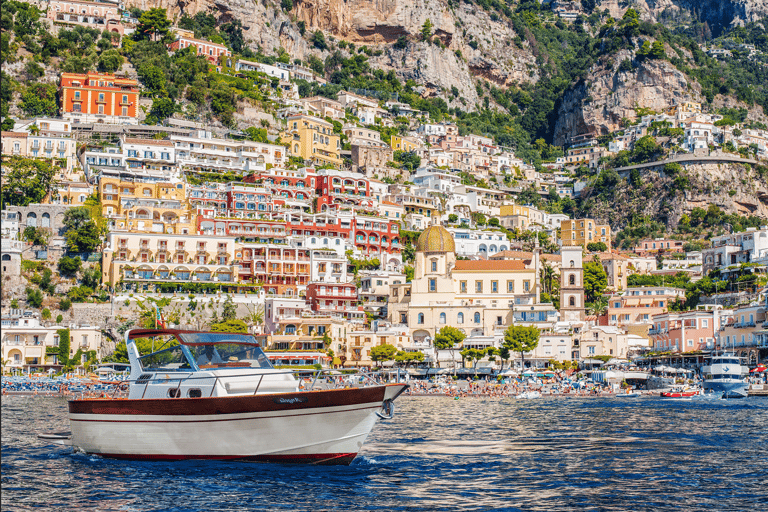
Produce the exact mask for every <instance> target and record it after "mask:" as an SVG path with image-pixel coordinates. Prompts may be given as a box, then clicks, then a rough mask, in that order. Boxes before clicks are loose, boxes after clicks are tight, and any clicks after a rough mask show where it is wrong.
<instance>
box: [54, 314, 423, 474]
mask: <svg viewBox="0 0 768 512" xmlns="http://www.w3.org/2000/svg"><path fill="white" fill-rule="evenodd" d="M126 347H127V349H128V357H129V359H130V364H131V373H130V377H129V379H128V380H127V381H126V382H125V383H124V384H123V386H124V387H125V389H126V392H127V396H126V397H124V398H121V397H114V398H113V397H107V398H79V399H73V400H71V401H70V402H69V420H70V428H71V432H70V433H65V434H43V435H41V436H40V437H42V438H44V439H47V440H49V441H52V442H56V443H58V444H64V445H71V446H73V447H75V449H76V450H78V451H81V452H85V453H88V454H96V455H100V456H103V457H109V458H118V459H140V460H182V459H217V460H249V461H266V462H290V463H315V464H349V463H351V462H352V460H353V459H354V458H355V457H356V456H357V454H358V452H359V451H360V448H361V447H362V446H363V443H364V442H365V439H366V437H367V436H368V434H369V433H370V431H371V429H372V428H373V425H374V424H375V423H376V420H377V418H385V419H391V418H392V416H393V414H394V404H393V400H394V399H395V398H397V396H399V395H400V394H401V393H402V392H403V391H405V390H406V388H407V387H408V386H407V385H406V384H386V385H380V384H377V383H375V382H371V383H370V385H366V384H356V385H348V384H345V383H342V382H341V381H339V380H338V377H328V378H327V379H325V380H326V385H325V389H319V388H318V387H317V386H316V385H317V383H318V375H319V373H316V374H315V376H314V380H312V379H298V378H297V377H296V375H295V374H294V372H293V371H292V370H283V369H276V368H274V367H273V366H272V364H271V363H270V362H269V359H268V358H267V356H266V355H265V354H264V352H263V351H262V349H261V347H260V346H259V344H258V343H257V341H256V339H255V338H254V337H253V336H251V335H248V334H231V333H209V332H192V331H180V330H173V329H134V330H131V331H128V332H127V333H126ZM368 380H369V381H372V380H373V379H370V378H369V379H368ZM334 381H335V383H334ZM334 386H335V387H334Z"/></svg>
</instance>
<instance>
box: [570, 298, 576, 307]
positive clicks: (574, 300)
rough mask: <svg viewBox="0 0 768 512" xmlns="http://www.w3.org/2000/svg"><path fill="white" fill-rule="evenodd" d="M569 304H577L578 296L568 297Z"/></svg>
mask: <svg viewBox="0 0 768 512" xmlns="http://www.w3.org/2000/svg"><path fill="white" fill-rule="evenodd" d="M568 305H569V306H575V305H576V298H575V297H571V298H570V299H568Z"/></svg>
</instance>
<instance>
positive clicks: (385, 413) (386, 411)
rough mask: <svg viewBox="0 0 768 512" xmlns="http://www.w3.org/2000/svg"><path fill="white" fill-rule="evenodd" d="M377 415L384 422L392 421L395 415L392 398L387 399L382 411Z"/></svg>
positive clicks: (382, 405) (383, 403)
mask: <svg viewBox="0 0 768 512" xmlns="http://www.w3.org/2000/svg"><path fill="white" fill-rule="evenodd" d="M376 415H377V416H378V417H379V418H381V419H383V420H391V419H392V418H393V417H394V415H395V403H394V402H393V401H392V399H391V398H387V399H386V400H384V402H382V404H381V410H380V411H376Z"/></svg>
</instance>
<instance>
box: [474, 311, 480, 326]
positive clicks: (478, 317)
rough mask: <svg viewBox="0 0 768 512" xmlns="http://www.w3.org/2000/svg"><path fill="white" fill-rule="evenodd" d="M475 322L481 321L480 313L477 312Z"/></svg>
mask: <svg viewBox="0 0 768 512" xmlns="http://www.w3.org/2000/svg"><path fill="white" fill-rule="evenodd" d="M475 323H476V324H479V323H480V313H475Z"/></svg>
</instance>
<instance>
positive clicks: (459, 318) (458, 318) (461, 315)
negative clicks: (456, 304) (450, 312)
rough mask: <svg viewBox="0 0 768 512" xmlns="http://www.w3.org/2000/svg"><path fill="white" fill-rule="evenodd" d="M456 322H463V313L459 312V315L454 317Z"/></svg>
mask: <svg viewBox="0 0 768 512" xmlns="http://www.w3.org/2000/svg"><path fill="white" fill-rule="evenodd" d="M456 323H457V324H463V323H464V313H459V316H457V317H456Z"/></svg>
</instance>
